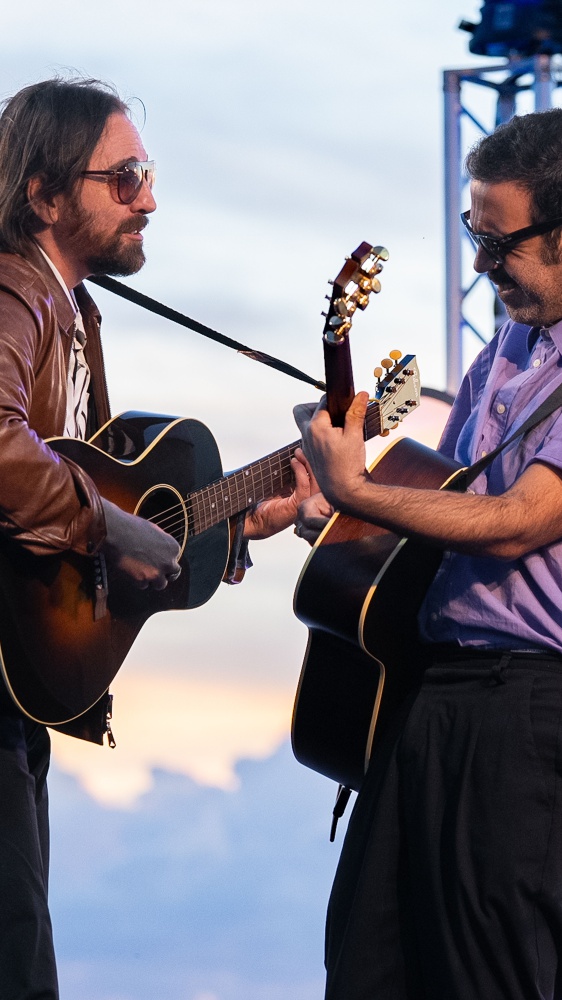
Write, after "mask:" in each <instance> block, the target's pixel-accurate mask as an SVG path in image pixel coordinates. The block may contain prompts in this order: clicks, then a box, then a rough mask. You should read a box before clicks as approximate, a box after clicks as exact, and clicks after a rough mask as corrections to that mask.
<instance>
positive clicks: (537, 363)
mask: <svg viewBox="0 0 562 1000" xmlns="http://www.w3.org/2000/svg"><path fill="white" fill-rule="evenodd" d="M540 366H541V359H540V358H535V360H534V361H533V368H540Z"/></svg>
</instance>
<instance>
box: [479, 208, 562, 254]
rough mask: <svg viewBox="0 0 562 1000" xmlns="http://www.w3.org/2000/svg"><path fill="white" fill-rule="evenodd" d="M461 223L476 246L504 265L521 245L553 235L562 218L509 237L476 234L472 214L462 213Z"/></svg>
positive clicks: (561, 223)
mask: <svg viewBox="0 0 562 1000" xmlns="http://www.w3.org/2000/svg"><path fill="white" fill-rule="evenodd" d="M461 222H462V224H463V226H464V228H465V229H466V231H467V233H468V235H469V236H470V238H471V240H472V242H473V243H474V245H475V246H476V247H482V249H483V250H484V251H485V252H486V253H487V254H488V257H491V258H492V260H493V261H494V263H496V264H503V262H504V260H505V258H506V257H507V255H508V253H511V251H512V250H513V249H514V248H515V247H516V246H518V245H519V243H523V242H524V241H525V240H530V239H531V237H532V236H541V235H543V234H544V233H551V232H552V230H553V229H556V227H557V226H562V216H558V217H557V218H556V219H550V220H549V221H548V222H538V223H537V224H536V225H535V226H525V228H524V229H516V230H515V232H514V233H508V234H507V236H488V235H487V234H486V233H475V232H474V230H473V228H472V226H471V225H470V212H462V213H461Z"/></svg>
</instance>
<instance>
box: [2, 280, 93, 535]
mask: <svg viewBox="0 0 562 1000" xmlns="http://www.w3.org/2000/svg"><path fill="white" fill-rule="evenodd" d="M46 330H47V331H49V330H50V333H49V334H47V333H46V332H45V331H46ZM52 331H53V315H52V305H51V303H50V302H49V299H48V297H47V296H44V297H36V298H35V299H34V304H33V308H31V307H30V306H28V305H27V304H26V303H25V302H24V301H22V300H21V299H20V298H18V296H17V295H15V294H13V293H12V292H11V291H6V290H5V289H1V288H0V532H3V533H5V534H6V535H8V536H10V538H12V539H14V540H17V542H18V543H20V544H22V545H24V546H25V547H26V548H27V549H28V550H30V551H31V552H33V553H35V554H37V555H41V554H49V553H53V552H60V551H66V550H69V549H72V550H74V551H76V552H78V553H80V554H82V555H89V554H93V553H95V552H96V551H97V550H98V548H99V546H100V545H101V543H102V541H103V539H104V537H105V521H104V516H103V508H102V505H101V498H100V496H99V493H98V491H97V489H96V487H95V485H94V483H93V482H92V480H91V479H90V478H89V477H88V476H87V475H86V474H85V473H84V472H83V471H82V470H81V469H79V468H78V467H77V466H76V465H74V464H73V463H71V462H69V461H67V460H65V459H63V458H61V457H60V456H58V455H57V454H56V453H55V452H54V451H53V450H52V449H51V448H49V446H48V444H46V443H45V440H44V439H43V438H44V437H49V436H51V435H53V436H54V435H55V434H56V431H57V428H56V427H55V426H52V428H50V427H48V426H47V424H48V422H49V420H50V419H52V421H53V423H54V417H53V416H52V415H53V414H54V409H53V400H54V399H57V398H59V399H60V397H61V391H62V392H64V393H66V377H65V372H64V362H63V358H62V354H63V352H62V347H60V345H59V344H58V343H57V344H55V345H54V349H53V340H52V337H53V332H52ZM56 336H57V337H58V336H59V334H58V330H57V331H56ZM59 347H60V349H59ZM53 359H55V360H56V364H53ZM61 379H64V381H63V383H62V389H61ZM39 383H40V384H41V399H40V400H39V399H38V398H37V397H36V398H35V400H34V392H35V391H36V387H37V386H38V385H39ZM43 396H44V402H45V412H46V413H47V416H46V417H45V420H46V423H45V424H44V425H43V426H42V427H41V429H40V432H39V431H37V430H36V429H33V427H32V426H31V424H30V413H31V411H32V404H33V403H34V404H35V405H34V409H35V410H37V404H38V402H39V403H40V402H41V401H42V400H43Z"/></svg>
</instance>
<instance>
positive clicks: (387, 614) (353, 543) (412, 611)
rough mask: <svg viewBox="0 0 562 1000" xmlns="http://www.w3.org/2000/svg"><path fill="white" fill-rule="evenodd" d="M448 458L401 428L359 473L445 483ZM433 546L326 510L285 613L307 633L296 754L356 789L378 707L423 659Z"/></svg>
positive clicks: (392, 701)
mask: <svg viewBox="0 0 562 1000" xmlns="http://www.w3.org/2000/svg"><path fill="white" fill-rule="evenodd" d="M459 469H460V467H459V465H458V463H455V462H451V461H450V460H449V459H446V458H444V456H442V455H440V454H439V453H438V452H435V451H433V450H432V449H430V448H427V447H426V446H425V445H421V444H419V443H418V442H415V441H412V440H410V439H408V438H401V439H398V440H396V441H394V442H393V443H392V444H391V445H390V447H389V448H387V449H386V450H385V451H384V452H383V453H382V455H380V456H379V457H378V459H377V460H376V461H375V462H374V463H373V465H372V466H371V468H370V469H369V474H370V476H371V478H372V479H373V481H374V482H376V483H378V484H380V485H394V486H410V487H415V488H421V489H440V488H454V480H455V475H457V474H458V472H459ZM441 555H442V554H441V552H440V551H439V550H437V549H435V548H432V547H431V546H428V545H424V544H423V543H420V542H417V541H416V540H406V539H405V538H401V537H400V536H398V535H396V534H394V533H393V532H390V531H387V530H386V529H384V528H380V527H379V526H378V525H374V524H369V523H368V522H363V521H359V520H357V519H356V518H352V517H348V516H347V515H344V514H335V515H334V516H333V517H332V519H331V520H330V522H329V523H328V525H327V526H326V528H325V529H324V531H323V532H322V534H321V535H320V537H319V539H318V540H317V542H316V544H315V546H314V548H313V549H312V551H311V553H310V554H309V557H308V560H307V562H306V563H305V565H304V567H303V570H302V573H301V576H300V578H299V581H298V583H297V590H296V593H295V614H296V615H297V617H298V618H299V619H300V620H301V621H302V622H304V624H306V625H307V626H308V628H309V641H308V646H307V650H306V654H305V660H304V663H303V667H302V671H301V677H300V681H299V686H298V690H297V697H296V700H295V706H294V711H293V723H292V734H291V735H292V743H293V751H294V753H295V756H296V757H297V759H298V760H299V761H300V762H301V763H303V764H305V765H306V766H307V767H311V768H312V769H313V770H317V771H319V772H320V773H321V774H325V775H326V776H327V777H330V778H332V779H333V780H335V781H337V782H338V783H339V784H342V785H346V786H348V787H350V788H353V789H356V790H358V788H359V787H360V785H361V782H362V780H363V777H364V774H365V770H366V767H367V765H368V762H369V759H370V756H371V753H372V751H373V747H374V745H375V743H376V739H377V737H378V735H380V733H381V732H382V730H383V728H384V723H385V720H386V719H387V717H388V716H389V715H390V714H392V712H393V711H394V709H395V707H396V706H397V705H398V704H399V703H400V702H401V701H402V700H403V698H404V697H405V696H406V694H407V693H408V691H410V690H411V689H412V688H413V687H414V686H415V684H416V683H417V682H418V680H419V678H420V676H421V673H422V672H423V669H424V667H425V662H424V658H423V653H422V650H421V649H420V647H419V644H418V642H417V623H416V616H417V612H418V610H419V607H420V605H421V602H422V600H423V598H424V595H425V592H426V590H427V588H428V586H429V584H430V583H431V580H432V579H433V576H434V575H435V573H436V571H437V568H438V566H439V563H440V561H441Z"/></svg>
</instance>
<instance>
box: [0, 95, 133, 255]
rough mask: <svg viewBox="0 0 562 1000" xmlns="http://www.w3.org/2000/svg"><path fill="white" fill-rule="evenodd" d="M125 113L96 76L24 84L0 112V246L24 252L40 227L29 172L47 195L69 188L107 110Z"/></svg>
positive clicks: (86, 160) (85, 161)
mask: <svg viewBox="0 0 562 1000" xmlns="http://www.w3.org/2000/svg"><path fill="white" fill-rule="evenodd" d="M115 113H122V114H128V108H127V105H126V104H124V103H123V101H122V100H121V99H120V97H119V96H118V94H117V92H116V91H115V90H114V89H113V88H112V87H111V86H109V85H108V84H105V83H102V82H101V81H100V80H85V79H70V80H65V79H61V78H55V79H53V80H44V81H43V82H42V83H35V84H33V85H32V86H30V87H25V88H24V89H23V90H20V91H19V92H18V93H17V94H15V95H14V96H13V97H11V98H9V99H8V100H7V101H5V102H4V105H3V108H2V113H1V114H0V249H2V250H7V251H9V252H12V253H20V254H25V252H26V248H27V247H28V246H29V242H30V240H31V239H32V238H33V234H34V233H35V232H37V231H38V228H39V227H40V223H39V220H38V219H37V216H36V215H35V213H34V211H33V209H32V207H31V205H30V204H29V200H28V197H27V188H28V183H29V181H30V179H31V178H32V177H40V178H41V180H42V193H43V195H44V196H45V197H46V198H49V197H51V196H53V195H56V194H60V193H63V192H69V191H71V190H72V188H73V186H74V184H75V183H76V181H77V180H78V178H79V177H80V173H81V171H82V170H85V169H86V168H87V166H88V163H89V161H90V158H91V156H92V153H93V151H94V149H95V147H96V145H97V143H98V142H99V139H100V137H101V135H102V132H103V130H104V128H105V124H106V122H107V119H108V118H109V116H110V115H112V114H115Z"/></svg>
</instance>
